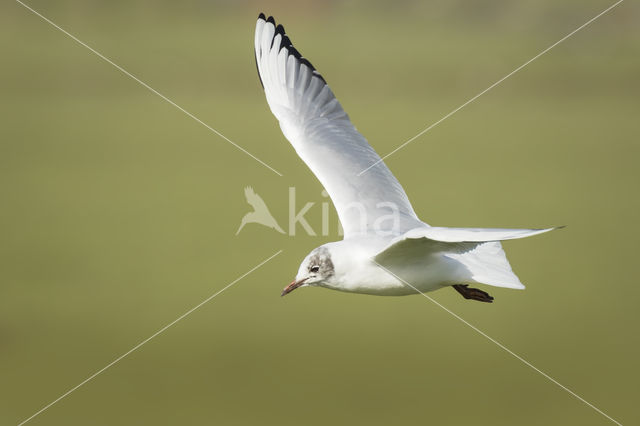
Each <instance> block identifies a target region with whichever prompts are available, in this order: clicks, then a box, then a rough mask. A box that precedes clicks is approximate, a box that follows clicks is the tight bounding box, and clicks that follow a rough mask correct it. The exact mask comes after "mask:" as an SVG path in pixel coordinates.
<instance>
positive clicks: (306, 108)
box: [255, 14, 426, 238]
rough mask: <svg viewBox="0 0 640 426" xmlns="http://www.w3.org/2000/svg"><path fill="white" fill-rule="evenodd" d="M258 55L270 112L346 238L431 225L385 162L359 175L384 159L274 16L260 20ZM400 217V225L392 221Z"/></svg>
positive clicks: (259, 70)
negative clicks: (318, 185)
mask: <svg viewBox="0 0 640 426" xmlns="http://www.w3.org/2000/svg"><path fill="white" fill-rule="evenodd" d="M255 54H256V64H257V67H258V73H259V75H260V80H261V82H262V84H263V86H264V91H265V95H266V97H267V102H268V104H269V107H270V108H271V111H272V112H273V114H274V115H275V116H276V118H277V119H278V121H279V122H280V128H281V129H282V132H283V133H284V135H285V137H286V138H287V139H288V140H289V142H291V145H293V147H294V149H295V150H296V152H297V153H298V155H299V156H300V158H302V160H303V161H304V162H305V163H306V164H307V166H309V168H310V169H311V171H312V172H313V173H314V174H315V175H316V177H317V178H318V180H320V182H321V183H322V185H323V186H324V187H325V189H326V190H327V192H328V193H329V196H330V197H331V199H332V201H333V203H334V205H335V207H336V210H337V212H338V216H339V218H340V222H341V223H342V227H343V229H344V232H345V238H350V237H353V236H355V235H359V234H363V233H365V234H366V233H371V232H374V230H375V231H389V232H392V233H394V234H395V235H399V234H401V233H403V232H406V231H407V230H409V229H412V228H416V227H418V226H426V225H425V224H423V223H422V222H420V220H419V219H418V218H417V216H416V214H415V212H414V211H413V208H412V207H411V203H410V202H409V199H408V198H407V195H406V194H405V192H404V190H403V189H402V186H401V185H400V183H399V182H398V180H397V179H396V178H395V177H394V176H393V174H392V173H391V171H390V170H389V169H388V168H387V166H386V165H385V164H384V163H383V162H379V163H378V164H377V165H376V166H374V167H372V168H371V169H370V170H368V171H367V172H366V173H364V174H363V175H362V176H358V173H360V172H361V171H363V170H364V169H366V168H367V167H369V166H370V165H371V164H373V163H376V162H378V161H379V160H380V157H379V156H378V154H376V152H375V151H374V150H373V148H371V146H370V145H369V144H368V143H367V141H366V139H365V138H364V137H363V136H362V135H361V134H360V133H358V131H357V130H356V128H355V127H354V126H353V124H351V121H350V120H349V116H348V115H347V113H345V112H344V110H343V109H342V106H341V105H340V103H339V102H338V100H337V99H336V98H335V96H334V95H333V92H332V91H331V89H330V88H329V86H328V85H327V84H326V82H325V81H324V79H323V78H322V76H321V75H320V74H319V73H318V72H317V71H316V70H315V68H313V66H312V65H311V63H309V61H307V60H306V59H305V58H303V57H302V56H301V55H300V54H299V53H298V51H297V50H296V49H295V48H294V47H293V46H292V44H291V41H290V40H289V38H288V37H287V35H286V34H285V32H284V28H283V27H282V26H281V25H278V26H277V27H276V25H275V21H274V19H273V18H272V17H269V18H268V19H265V17H264V15H262V14H260V16H259V17H258V22H257V24H256V34H255ZM393 215H395V217H397V218H398V223H394V221H393V220H391V219H392V217H394V216H393Z"/></svg>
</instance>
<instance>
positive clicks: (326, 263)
mask: <svg viewBox="0 0 640 426" xmlns="http://www.w3.org/2000/svg"><path fill="white" fill-rule="evenodd" d="M334 276H335V268H334V265H333V262H332V260H331V252H330V251H329V249H328V248H327V247H326V246H320V247H318V248H316V249H314V250H313V251H311V253H309V254H308V255H307V257H305V258H304V260H303V261H302V263H301V264H300V268H299V269H298V274H297V275H296V279H295V280H293V281H292V282H291V284H289V285H288V286H286V287H285V288H284V290H282V296H284V295H285V294H288V293H291V292H292V291H293V290H295V289H296V288H298V287H304V286H308V285H326V284H329V283H330V282H331V280H332V279H333V278H334Z"/></svg>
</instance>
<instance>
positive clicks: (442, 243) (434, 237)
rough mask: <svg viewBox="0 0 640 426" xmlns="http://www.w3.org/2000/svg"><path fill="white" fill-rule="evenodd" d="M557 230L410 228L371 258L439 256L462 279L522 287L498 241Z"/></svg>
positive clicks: (392, 261)
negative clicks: (457, 269)
mask: <svg viewBox="0 0 640 426" xmlns="http://www.w3.org/2000/svg"><path fill="white" fill-rule="evenodd" d="M553 229H557V228H547V229H492V228H438V227H423V228H418V229H412V230H411V231H409V232H407V233H405V234H404V235H401V236H399V237H397V238H395V239H394V240H392V241H391V243H390V244H389V245H388V246H387V247H385V248H384V249H382V250H381V251H380V252H379V253H378V254H376V255H375V256H374V260H375V261H376V262H378V263H380V264H382V265H389V266H390V267H393V265H398V264H400V265H402V264H406V263H407V262H409V263H411V262H413V261H422V262H425V261H427V259H428V258H429V255H440V256H442V257H443V258H447V259H450V260H451V261H454V262H456V264H458V265H459V266H460V267H461V268H462V270H464V271H465V273H464V275H463V276H466V277H468V278H469V279H472V280H473V281H475V282H479V283H484V284H489V285H493V286H497V287H508V288H520V289H522V288H524V286H523V285H522V283H521V282H520V280H519V279H518V277H517V276H516V275H515V274H514V273H513V271H512V270H511V265H509V261H508V260H507V257H506V255H505V253H504V250H503V249H502V246H501V245H500V242H499V241H503V240H512V239H516V238H525V237H530V236H533V235H537V234H542V233H544V232H549V231H551V230H553Z"/></svg>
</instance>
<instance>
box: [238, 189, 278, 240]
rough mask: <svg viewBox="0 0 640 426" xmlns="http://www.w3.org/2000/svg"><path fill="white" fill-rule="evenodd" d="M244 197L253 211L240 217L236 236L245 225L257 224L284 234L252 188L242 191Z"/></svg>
mask: <svg viewBox="0 0 640 426" xmlns="http://www.w3.org/2000/svg"><path fill="white" fill-rule="evenodd" d="M244 196H245V198H246V199H247V203H249V205H250V206H251V207H253V211H252V212H249V213H247V214H245V215H244V216H243V217H242V220H241V221H240V227H239V228H238V231H237V232H236V235H238V234H239V233H240V231H241V230H242V228H244V226H245V225H246V224H247V223H259V224H260V225H264V226H266V227H268V228H272V229H275V230H276V231H278V232H279V233H281V234H284V231H283V230H282V228H280V225H278V222H277V221H276V219H275V218H274V217H273V215H272V214H271V212H270V211H269V208H268V207H267V205H266V204H265V202H264V200H263V199H262V197H260V196H259V195H258V194H256V192H255V191H254V190H253V188H252V187H250V186H247V187H246V188H245V189H244Z"/></svg>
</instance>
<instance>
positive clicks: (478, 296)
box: [452, 284, 493, 303]
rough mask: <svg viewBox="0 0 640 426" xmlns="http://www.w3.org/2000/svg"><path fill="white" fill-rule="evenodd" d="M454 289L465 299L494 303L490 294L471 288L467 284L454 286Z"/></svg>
mask: <svg viewBox="0 0 640 426" xmlns="http://www.w3.org/2000/svg"><path fill="white" fill-rule="evenodd" d="M452 287H453V288H455V289H456V291H457V292H458V293H460V294H461V295H462V297H464V298H465V299H472V300H478V301H480V302H486V303H491V302H493V297H491V296H490V295H489V293H487V292H484V291H482V290H480V289H477V288H471V287H469V286H468V285H467V284H454V285H453V286H452Z"/></svg>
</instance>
